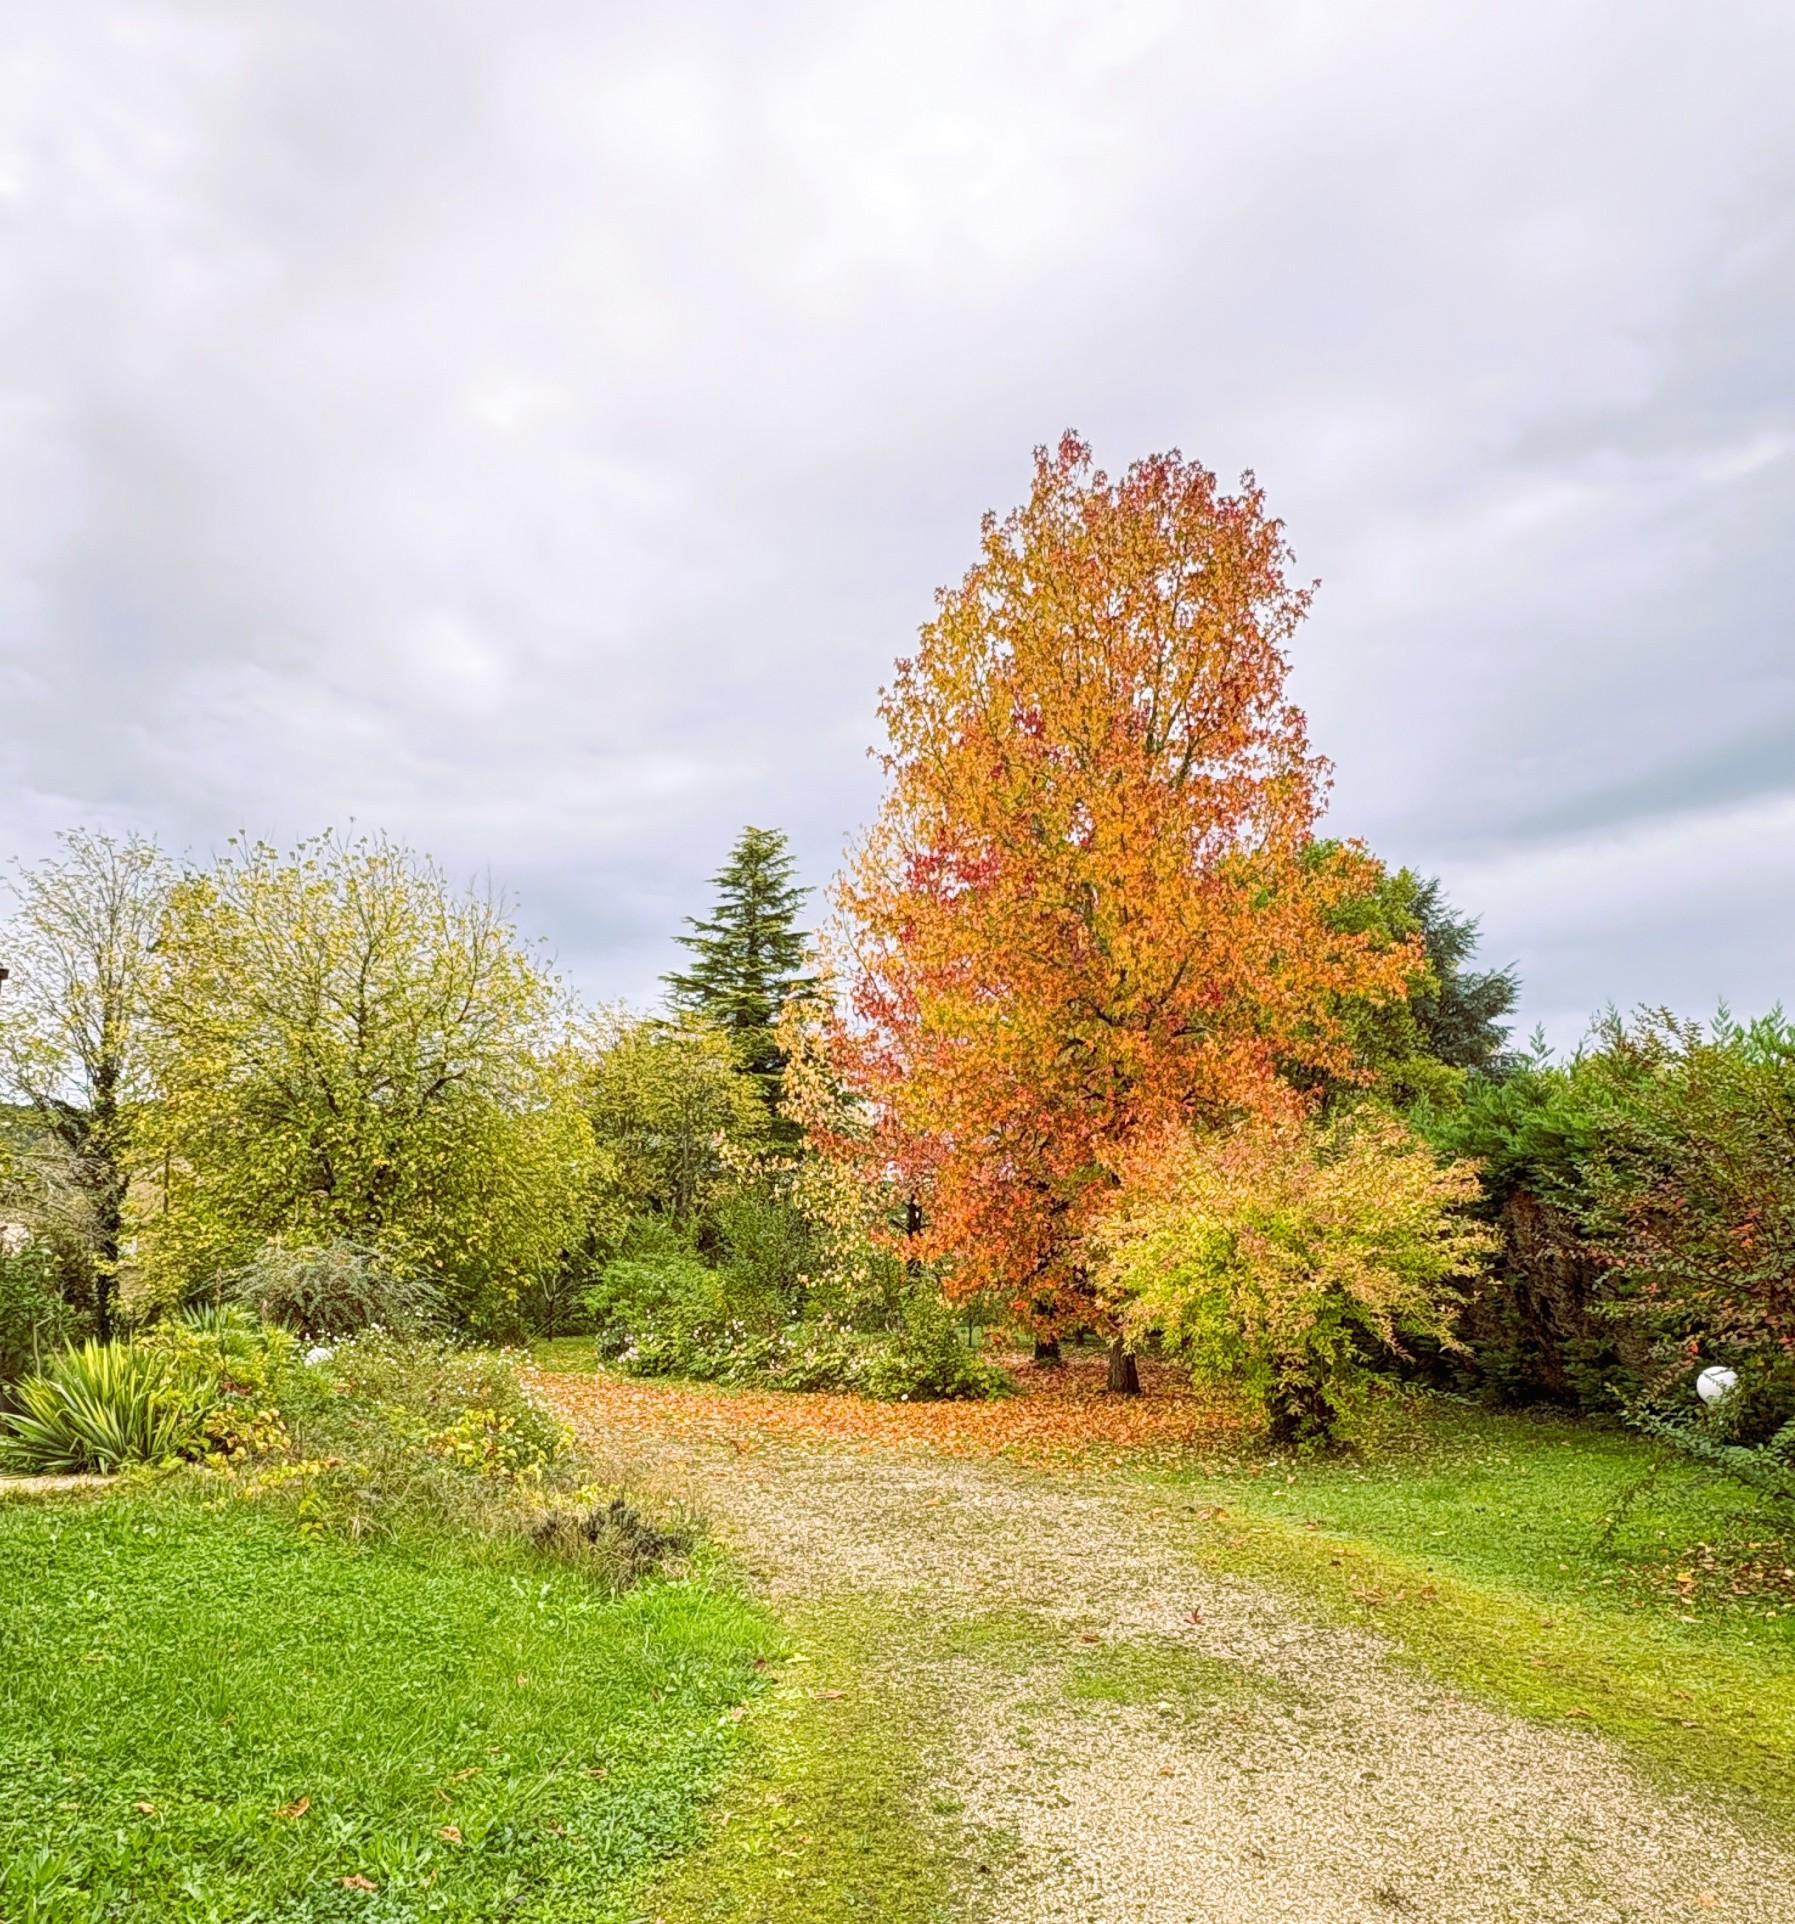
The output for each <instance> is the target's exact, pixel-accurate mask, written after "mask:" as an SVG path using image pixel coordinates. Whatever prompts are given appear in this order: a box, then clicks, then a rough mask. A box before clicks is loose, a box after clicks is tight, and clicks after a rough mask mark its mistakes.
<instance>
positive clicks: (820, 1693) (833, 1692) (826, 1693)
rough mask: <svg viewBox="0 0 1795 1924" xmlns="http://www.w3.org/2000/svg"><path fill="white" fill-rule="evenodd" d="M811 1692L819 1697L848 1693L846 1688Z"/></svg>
mask: <svg viewBox="0 0 1795 1924" xmlns="http://www.w3.org/2000/svg"><path fill="white" fill-rule="evenodd" d="M811 1694H812V1695H813V1696H817V1697H845V1696H846V1695H847V1694H848V1693H847V1692H846V1691H845V1690H818V1691H813V1692H812V1693H811Z"/></svg>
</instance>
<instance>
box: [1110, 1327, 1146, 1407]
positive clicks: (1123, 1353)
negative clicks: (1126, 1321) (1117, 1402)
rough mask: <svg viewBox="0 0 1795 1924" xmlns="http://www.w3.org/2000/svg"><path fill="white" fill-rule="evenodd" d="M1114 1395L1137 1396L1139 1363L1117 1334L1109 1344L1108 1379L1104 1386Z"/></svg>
mask: <svg viewBox="0 0 1795 1924" xmlns="http://www.w3.org/2000/svg"><path fill="white" fill-rule="evenodd" d="M1104 1387H1105V1388H1106V1389H1108V1390H1110V1391H1111V1392H1112V1393H1113V1394H1114V1395H1116V1396H1139V1395H1140V1393H1141V1372H1140V1365H1139V1364H1138V1363H1136V1361H1135V1360H1134V1357H1133V1355H1132V1354H1131V1353H1130V1351H1129V1350H1128V1349H1127V1348H1126V1347H1125V1346H1124V1343H1123V1339H1122V1338H1121V1337H1120V1336H1118V1337H1117V1338H1116V1339H1115V1341H1114V1342H1112V1343H1111V1344H1110V1346H1109V1381H1108V1383H1107V1384H1106V1385H1105V1386H1104Z"/></svg>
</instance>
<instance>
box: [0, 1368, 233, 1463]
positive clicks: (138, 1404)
mask: <svg viewBox="0 0 1795 1924" xmlns="http://www.w3.org/2000/svg"><path fill="white" fill-rule="evenodd" d="M13 1400H14V1402H15V1403H16V1404H17V1405H18V1407H17V1408H16V1409H14V1410H10V1411H8V1412H7V1413H5V1414H4V1415H0V1469H5V1470H10V1471H12V1472H13V1473H14V1474H15V1475H25V1476H56V1475H62V1474H67V1473H70V1472H76V1473H78V1472H81V1471H89V1470H102V1471H112V1470H116V1469H118V1468H119V1466H120V1465H121V1464H125V1463H159V1462H161V1461H163V1460H164V1459H165V1458H167V1457H171V1456H181V1455H184V1454H186V1453H187V1452H188V1451H190V1450H192V1449H193V1448H194V1446H195V1445H196V1443H197V1442H198V1439H199V1433H200V1425H201V1424H202V1423H203V1422H204V1420H205V1417H206V1414H207V1412H208V1411H209V1410H210V1409H211V1407H212V1405H213V1403H214V1402H215V1401H216V1400H217V1390H216V1387H215V1385H214V1383H213V1382H212V1381H210V1380H208V1379H207V1378H206V1377H204V1376H201V1375H199V1374H197V1373H195V1372H194V1371H193V1370H191V1369H187V1368H183V1367H182V1366H181V1365H180V1363H179V1362H178V1361H177V1360H176V1359H175V1358H173V1357H170V1356H165V1355H158V1354H157V1353H155V1352H154V1351H152V1350H146V1349H141V1348H137V1347H134V1346H133V1345H132V1344H130V1343H117V1342H114V1343H95V1342H89V1343H83V1344H82V1345H81V1346H80V1348H78V1349H75V1348H70V1349H66V1350H64V1351H63V1352H62V1354H61V1355H60V1356H58V1357H56V1358H55V1359H54V1360H53V1361H52V1362H51V1363H50V1365H49V1367H48V1368H47V1369H45V1370H44V1371H42V1372H41V1373H40V1374H39V1375H36V1376H29V1377H27V1378H25V1380H24V1381H23V1382H21V1383H19V1384H17V1385H16V1386H15V1388H14V1390H13Z"/></svg>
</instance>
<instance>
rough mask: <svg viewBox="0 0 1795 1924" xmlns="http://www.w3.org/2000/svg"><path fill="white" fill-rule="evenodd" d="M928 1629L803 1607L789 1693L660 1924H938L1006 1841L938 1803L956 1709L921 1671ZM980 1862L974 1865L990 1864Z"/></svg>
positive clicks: (683, 1866) (849, 1608)
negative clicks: (934, 1787)
mask: <svg viewBox="0 0 1795 1924" xmlns="http://www.w3.org/2000/svg"><path fill="white" fill-rule="evenodd" d="M932 1635H933V1630H932V1627H931V1626H928V1625H919V1624H917V1623H915V1622H905V1621H902V1620H899V1619H897V1618H895V1617H892V1616H889V1615H887V1614H884V1613H881V1612H880V1611H879V1609H878V1608H877V1607H876V1606H872V1605H870V1604H869V1603H868V1602H867V1601H866V1600H864V1599H846V1600H837V1601H835V1602H833V1603H830V1604H826V1605H822V1606H813V1607H810V1608H808V1609H806V1610H804V1611H803V1612H802V1613H801V1614H800V1615H799V1616H798V1617H797V1619H796V1620H795V1624H794V1639H795V1640H794V1643H793V1646H792V1648H791V1651H790V1662H789V1668H788V1670H787V1672H786V1677H785V1681H784V1682H783V1684H782V1685H781V1687H780V1688H778V1689H777V1690H775V1691H773V1692H771V1693H770V1694H769V1695H768V1697H767V1698H766V1699H765V1700H764V1701H763V1702H762V1703H760V1704H758V1705H757V1706H755V1708H754V1709H753V1710H752V1711H751V1713H750V1717H749V1722H748V1738H747V1748H746V1752H745V1755H744V1758H743V1762H742V1766H741V1768H740V1769H739V1770H738V1771H737V1772H736V1774H735V1775H734V1776H733V1777H732V1778H731V1780H730V1781H729V1782H728V1783H727V1784H726V1785H725V1787H724V1788H723V1790H722V1791H721V1793H720V1794H719V1797H718V1800H717V1807H716V1810H715V1811H714V1813H713V1816H712V1819H711V1822H710V1826H709V1829H708V1834H707V1837H706V1840H705V1842H704V1843H703V1844H702V1845H701V1846H700V1847H699V1849H698V1850H697V1851H695V1852H694V1853H692V1854H691V1855H690V1856H688V1857H685V1858H682V1859H681V1860H680V1861H679V1862H678V1864H677V1865H676V1866H675V1867H674V1868H673V1869H672V1871H671V1872H670V1873H669V1874H668V1876H667V1877H666V1879H665V1880H664V1881H663V1882H662V1883H661V1884H659V1885H658V1886H657V1887H656V1888H655V1890H654V1893H653V1899H652V1905H651V1907H650V1914H651V1915H652V1916H653V1917H654V1919H655V1920H656V1924H841V1921H842V1920H844V1919H856V1918H864V1919H867V1920H869V1924H870V1921H871V1920H877V1924H944V1920H946V1919H948V1918H950V1917H954V1918H960V1917H965V1916H966V1915H967V1914H968V1912H967V1909H966V1905H965V1899H964V1897H963V1895H960V1894H963V1893H965V1892H966V1891H968V1890H969V1889H970V1890H973V1891H976V1889H977V1886H978V1882H979V1880H980V1879H981V1878H982V1877H984V1876H986V1875H988V1874H989V1872H990V1870H991V1862H990V1855H991V1852H992V1850H993V1849H997V1848H1001V1845H1000V1843H998V1842H997V1841H995V1840H991V1839H984V1840H975V1839H972V1838H970V1837H968V1836H967V1835H966V1834H965V1832H964V1829H963V1827H962V1825H961V1824H960V1822H959V1821H958V1811H959V1805H958V1803H957V1802H955V1801H954V1800H952V1799H944V1798H942V1797H940V1796H939V1795H934V1796H931V1794H930V1789H929V1786H930V1782H931V1780H932V1779H933V1778H934V1777H935V1776H936V1775H937V1772H938V1764H939V1757H938V1753H939V1752H940V1751H941V1750H942V1749H944V1748H945V1746H946V1742H947V1739H948V1737H949V1735H950V1725H951V1719H952V1713H953V1706H952V1705H951V1704H950V1703H948V1702H946V1701H944V1700H943V1699H942V1697H941V1694H940V1692H939V1690H938V1689H935V1688H932V1687H931V1685H930V1683H929V1681H928V1679H927V1674H926V1670H925V1669H922V1668H919V1667H915V1660H916V1659H918V1658H926V1656H927V1654H928V1653H929V1651H930V1649H931V1644H930V1639H931V1637H932ZM981 1851H982V1852H983V1854H984V1858H985V1861H984V1862H983V1863H980V1862H978V1861H977V1860H978V1858H979V1856H980V1854H981Z"/></svg>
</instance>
